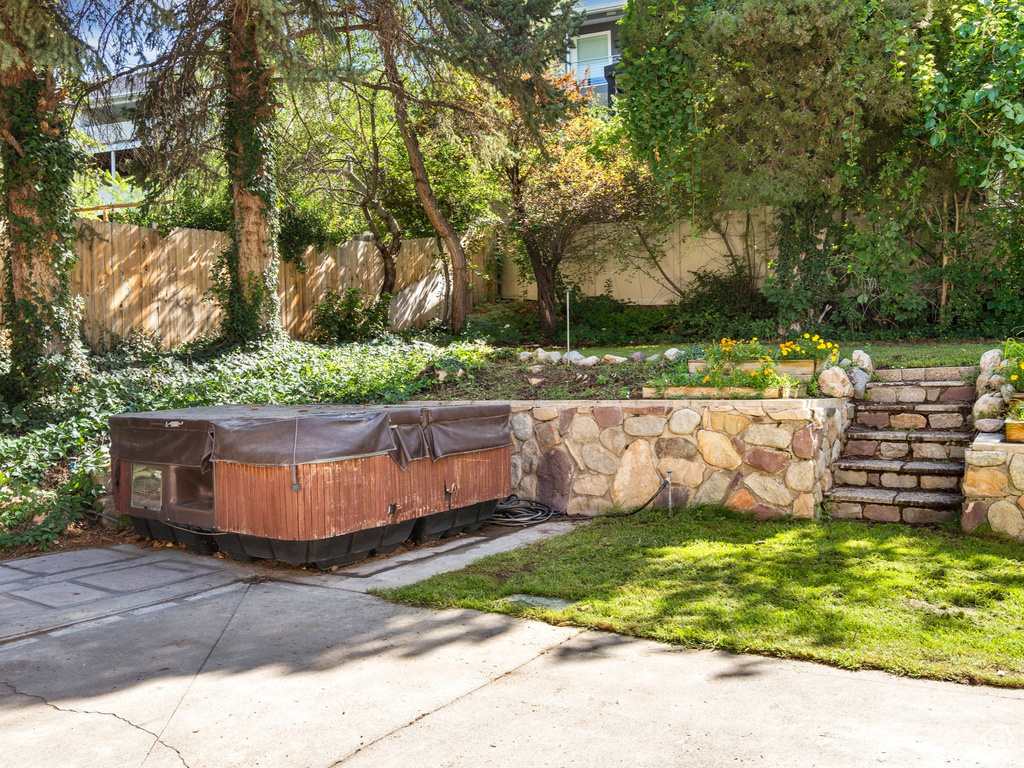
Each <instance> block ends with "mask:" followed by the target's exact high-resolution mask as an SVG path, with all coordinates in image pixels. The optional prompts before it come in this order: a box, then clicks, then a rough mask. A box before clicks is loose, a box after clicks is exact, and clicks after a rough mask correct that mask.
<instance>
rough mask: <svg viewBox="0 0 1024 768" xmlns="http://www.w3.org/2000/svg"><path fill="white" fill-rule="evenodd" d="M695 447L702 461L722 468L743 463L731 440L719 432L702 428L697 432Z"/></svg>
mask: <svg viewBox="0 0 1024 768" xmlns="http://www.w3.org/2000/svg"><path fill="white" fill-rule="evenodd" d="M697 447H698V448H699V449H700V453H701V455H702V456H703V457H704V461H706V462H707V463H708V464H711V465H712V466H715V467H722V468H723V469H736V467H738V466H739V465H740V464H742V463H743V458H742V457H741V456H740V455H739V453H737V452H736V448H735V446H733V444H732V440H730V439H729V438H728V436H726V435H723V434H721V433H720V432H710V431H708V430H706V429H702V430H701V431H700V432H698V433H697Z"/></svg>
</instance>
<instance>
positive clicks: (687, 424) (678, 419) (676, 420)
mask: <svg viewBox="0 0 1024 768" xmlns="http://www.w3.org/2000/svg"><path fill="white" fill-rule="evenodd" d="M698 424H700V414H699V413H697V412H696V411H691V410H690V409H689V408H680V409H679V410H678V411H676V412H675V413H673V414H672V418H670V419H669V420H668V428H669V430H670V431H672V432H675V433H676V434H677V435H689V434H692V433H693V430H695V429H696V428H697V425H698Z"/></svg>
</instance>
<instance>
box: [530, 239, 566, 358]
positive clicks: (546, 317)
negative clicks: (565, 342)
mask: <svg viewBox="0 0 1024 768" xmlns="http://www.w3.org/2000/svg"><path fill="white" fill-rule="evenodd" d="M530 264H531V266H533V276H534V278H535V279H536V280H537V316H538V319H539V320H540V335H541V336H543V337H544V338H545V339H553V338H555V335H556V334H557V333H558V327H559V322H558V321H559V317H558V296H557V295H556V294H555V290H556V276H557V273H558V266H557V265H555V264H552V263H551V262H550V261H548V260H546V259H544V258H543V257H540V258H534V256H533V255H532V254H531V256H530Z"/></svg>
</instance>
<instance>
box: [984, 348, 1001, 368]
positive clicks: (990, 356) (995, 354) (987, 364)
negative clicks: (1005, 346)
mask: <svg viewBox="0 0 1024 768" xmlns="http://www.w3.org/2000/svg"><path fill="white" fill-rule="evenodd" d="M1001 362H1003V351H1002V350H1001V349H990V350H989V351H988V352H986V353H985V354H984V355H982V356H981V363H980V367H981V372H982V373H986V372H988V371H994V370H995V369H996V368H998V367H999V364H1000V363H1001Z"/></svg>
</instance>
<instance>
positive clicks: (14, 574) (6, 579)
mask: <svg viewBox="0 0 1024 768" xmlns="http://www.w3.org/2000/svg"><path fill="white" fill-rule="evenodd" d="M27 578H30V574H27V573H25V572H24V571H16V570H15V569H14V568H5V567H4V566H2V565H0V584H10V583H11V582H12V581H19V580H21V579H27Z"/></svg>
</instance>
